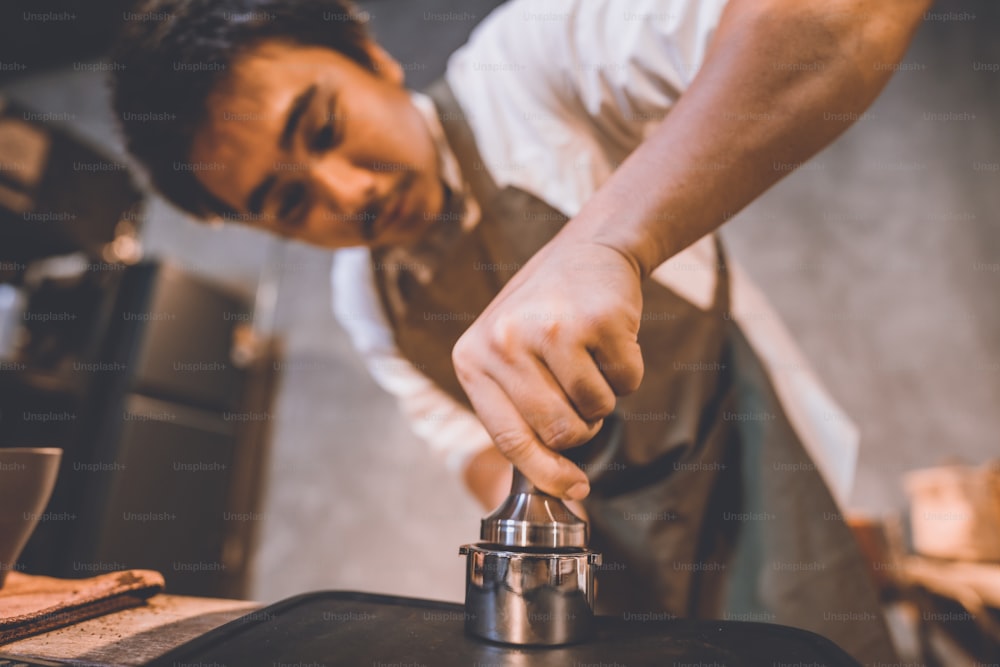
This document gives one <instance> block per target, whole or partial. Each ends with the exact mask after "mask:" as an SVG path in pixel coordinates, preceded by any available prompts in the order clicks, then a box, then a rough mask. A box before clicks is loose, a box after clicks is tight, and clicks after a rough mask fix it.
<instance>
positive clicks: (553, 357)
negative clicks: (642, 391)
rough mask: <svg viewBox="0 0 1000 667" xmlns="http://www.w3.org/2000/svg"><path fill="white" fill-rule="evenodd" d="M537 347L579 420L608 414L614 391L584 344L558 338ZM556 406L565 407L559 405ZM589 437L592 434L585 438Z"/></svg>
mask: <svg viewBox="0 0 1000 667" xmlns="http://www.w3.org/2000/svg"><path fill="white" fill-rule="evenodd" d="M540 348H541V355H540V356H541V358H542V359H544V363H545V366H546V368H545V369H544V370H547V371H548V373H547V375H548V376H549V378H550V380H551V382H552V384H554V385H555V386H556V388H557V389H558V391H559V392H561V393H562V394H563V395H564V396H565V398H566V399H568V400H569V403H571V405H570V406H568V407H570V408H572V409H573V410H574V411H575V412H576V414H577V415H578V416H579V417H580V419H581V420H583V421H584V422H586V423H588V424H593V423H595V422H597V421H599V420H601V419H604V418H605V417H607V416H608V415H609V414H611V412H612V411H613V410H614V409H615V392H614V390H613V389H612V386H611V385H609V382H608V380H607V379H606V378H605V376H604V375H603V374H602V373H601V371H600V369H599V368H598V366H597V362H596V361H595V359H594V357H592V356H591V355H590V353H589V352H588V351H587V350H586V349H585V348H583V347H580V346H578V345H571V344H568V343H563V342H562V341H559V340H558V339H549V340H545V341H543V342H542V343H541V344H540ZM564 400H565V399H564ZM564 405H565V403H564ZM560 409H565V408H562V407H561V406H560ZM529 422H530V420H529ZM536 432H537V431H536ZM592 437H593V434H591V435H590V437H588V438H587V439H588V440H589V439H590V438H592ZM573 444H582V442H576V443H573Z"/></svg>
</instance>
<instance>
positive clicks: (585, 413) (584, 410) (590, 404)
mask: <svg viewBox="0 0 1000 667" xmlns="http://www.w3.org/2000/svg"><path fill="white" fill-rule="evenodd" d="M614 409H615V398H614V396H611V397H606V396H596V397H593V398H591V399H590V400H589V401H584V402H582V405H581V407H580V416H581V417H582V418H583V419H584V420H585V421H588V422H593V421H597V420H598V419H604V418H605V417H607V416H608V415H610V414H611V413H612V412H614Z"/></svg>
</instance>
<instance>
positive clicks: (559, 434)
mask: <svg viewBox="0 0 1000 667" xmlns="http://www.w3.org/2000/svg"><path fill="white" fill-rule="evenodd" d="M587 434H588V429H587V425H586V424H584V423H583V422H582V421H580V420H578V419H567V418H565V417H560V418H558V419H555V420H552V421H550V422H548V423H547V424H545V425H544V426H542V428H541V430H540V432H539V434H538V437H539V438H540V439H541V441H542V443H544V444H545V446H546V447H548V448H550V449H565V448H566V447H572V446H574V445H579V444H580V443H582V442H584V441H585V440H586V439H587Z"/></svg>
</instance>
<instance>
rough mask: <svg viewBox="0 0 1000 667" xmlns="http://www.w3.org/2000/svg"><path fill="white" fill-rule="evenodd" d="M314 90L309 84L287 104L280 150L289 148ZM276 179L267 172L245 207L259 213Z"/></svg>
mask: <svg viewBox="0 0 1000 667" xmlns="http://www.w3.org/2000/svg"><path fill="white" fill-rule="evenodd" d="M316 90H317V87H316V84H313V85H311V86H309V87H308V88H306V89H305V90H303V91H302V92H301V93H299V94H298V95H296V96H295V99H294V100H292V103H291V104H290V105H289V107H288V117H287V119H286V120H285V128H284V129H283V130H282V131H281V138H280V139H279V140H278V147H279V148H281V149H282V150H285V151H287V150H289V149H290V148H291V146H292V138H293V137H294V136H295V131H296V130H297V129H298V127H299V123H300V122H301V121H302V117H303V116H304V115H305V113H306V110H307V109H308V108H309V104H310V103H311V102H312V100H313V98H314V97H316ZM277 180H278V179H277V177H276V176H275V175H274V174H269V175H268V176H266V177H265V178H264V180H262V181H261V182H260V183H259V184H258V185H257V187H255V188H254V189H253V190H252V191H251V192H250V196H249V197H248V198H247V209H248V210H249V211H250V212H251V213H254V214H256V213H260V210H261V208H263V206H264V199H265V198H266V197H267V193H268V192H269V191H270V190H271V188H272V187H274V183H275V182H276V181H277Z"/></svg>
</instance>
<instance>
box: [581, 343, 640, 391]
mask: <svg viewBox="0 0 1000 667" xmlns="http://www.w3.org/2000/svg"><path fill="white" fill-rule="evenodd" d="M593 355H594V362H595V363H596V365H597V368H598V370H599V371H600V373H601V375H602V376H604V379H605V380H607V383H608V384H609V385H610V386H611V388H612V389H613V390H614V393H615V394H616V395H617V396H627V395H628V394H631V393H632V392H633V391H635V390H636V389H638V388H639V383H640V382H641V381H642V375H643V372H644V366H643V363H642V351H641V350H640V349H639V343H638V342H637V341H636V340H635V339H625V340H619V341H617V342H615V341H607V342H605V344H603V345H601V346H599V347H597V348H595V349H594V350H593Z"/></svg>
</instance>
